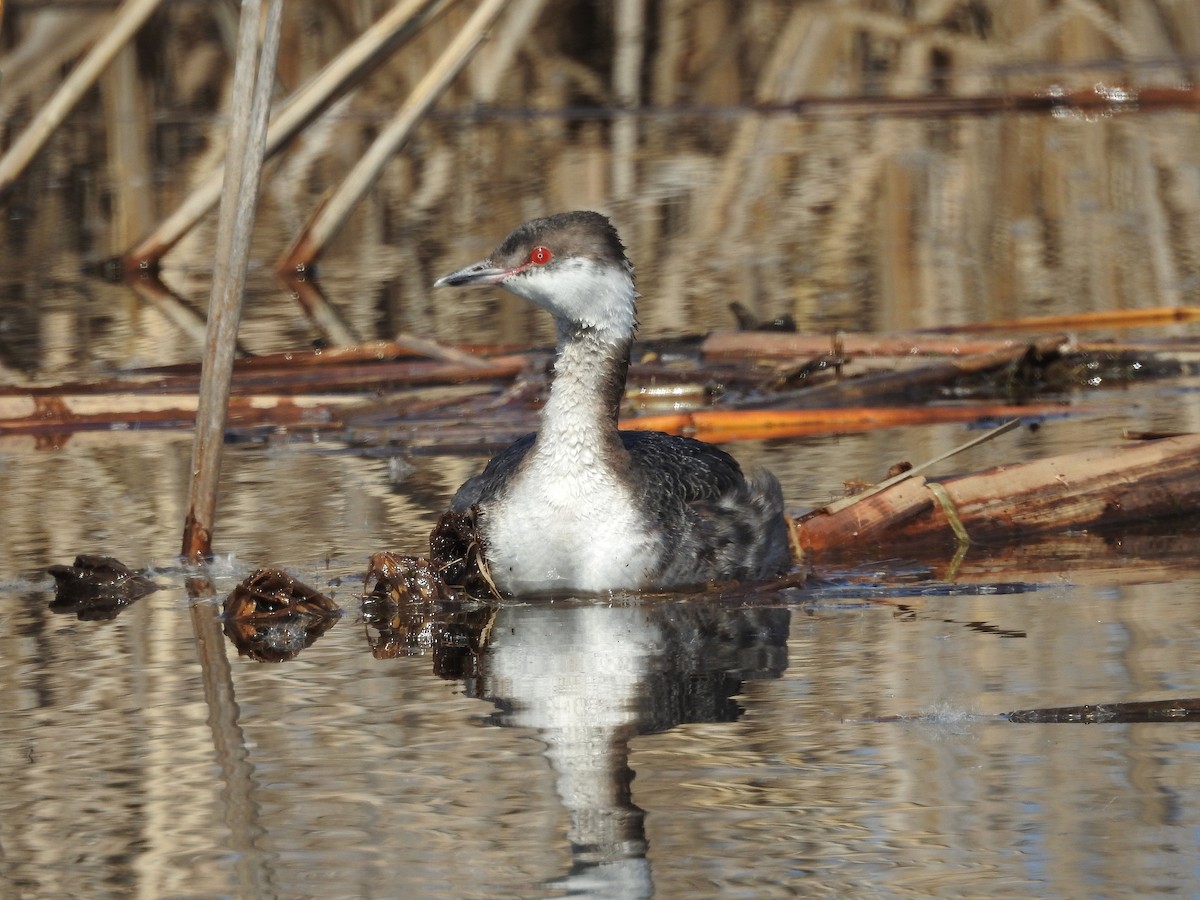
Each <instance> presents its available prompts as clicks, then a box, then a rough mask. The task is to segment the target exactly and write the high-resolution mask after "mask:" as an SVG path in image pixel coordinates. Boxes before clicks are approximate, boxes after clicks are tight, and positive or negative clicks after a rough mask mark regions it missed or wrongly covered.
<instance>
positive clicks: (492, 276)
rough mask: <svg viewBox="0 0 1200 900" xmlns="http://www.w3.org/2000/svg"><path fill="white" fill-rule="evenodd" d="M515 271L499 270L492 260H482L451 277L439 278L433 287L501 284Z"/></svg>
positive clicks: (453, 273)
mask: <svg viewBox="0 0 1200 900" xmlns="http://www.w3.org/2000/svg"><path fill="white" fill-rule="evenodd" d="M515 271H516V270H514V269H502V268H499V267H497V266H495V265H493V264H492V261H491V260H490V259H482V260H480V261H479V262H477V263H475V264H473V265H470V266H467V267H466V268H465V269H459V270H458V271H457V272H451V273H450V274H449V275H446V276H444V277H442V278H439V279H438V280H437V281H435V282H434V283H433V286H434V287H466V286H470V285H474V284H499V283H500V282H501V281H503V280H504V279H505V278H507V277H508V276H509V275H512V274H514V272H515Z"/></svg>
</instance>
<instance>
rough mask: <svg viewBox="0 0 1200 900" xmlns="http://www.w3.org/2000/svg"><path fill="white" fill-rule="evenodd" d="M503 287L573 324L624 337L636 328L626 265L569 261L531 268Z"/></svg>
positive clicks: (583, 260)
mask: <svg viewBox="0 0 1200 900" xmlns="http://www.w3.org/2000/svg"><path fill="white" fill-rule="evenodd" d="M504 287H505V288H506V289H507V290H509V291H511V292H512V293H514V294H516V295H518V296H520V297H524V298H525V299H526V300H529V301H531V302H533V303H536V304H537V305H538V306H540V307H541V308H542V309H544V310H546V311H547V312H549V313H550V314H551V315H553V316H555V317H556V318H561V319H565V320H566V321H568V322H570V323H571V324H573V325H581V326H583V327H585V328H589V329H596V330H600V331H604V332H611V333H612V334H614V335H623V336H632V335H633V331H634V328H635V327H636V325H637V319H636V313H635V311H634V307H635V302H636V300H637V294H636V293H635V292H634V291H633V282H632V280H631V276H630V273H629V271H628V269H626V268H625V267H624V266H618V267H614V266H602V265H599V264H597V263H595V262H593V261H592V260H590V259H568V260H564V261H563V262H561V263H560V264H559V265H557V266H553V267H546V268H539V267H530V268H528V269H526V270H525V271H524V272H522V273H521V274H520V275H516V276H513V277H511V278H509V279H508V280H506V281H505V282H504Z"/></svg>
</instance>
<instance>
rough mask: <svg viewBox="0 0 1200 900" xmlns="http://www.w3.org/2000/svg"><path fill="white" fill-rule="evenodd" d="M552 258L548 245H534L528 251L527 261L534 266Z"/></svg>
mask: <svg viewBox="0 0 1200 900" xmlns="http://www.w3.org/2000/svg"><path fill="white" fill-rule="evenodd" d="M553 258H554V254H553V253H551V252H550V248H549V247H534V248H533V249H532V250H530V251H529V262H530V263H531V264H532V265H535V266H544V265H546V263H548V262H550V260H552V259H553Z"/></svg>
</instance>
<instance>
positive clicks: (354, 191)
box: [276, 0, 507, 275]
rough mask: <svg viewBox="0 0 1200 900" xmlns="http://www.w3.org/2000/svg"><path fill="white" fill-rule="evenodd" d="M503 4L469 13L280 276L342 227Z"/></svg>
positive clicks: (498, 0)
mask: <svg viewBox="0 0 1200 900" xmlns="http://www.w3.org/2000/svg"><path fill="white" fill-rule="evenodd" d="M506 5H507V0H484V2H483V3H481V4H480V5H479V7H478V8H477V9H476V10H475V12H474V13H472V14H471V18H469V19H468V20H467V21H466V23H465V24H464V25H463V27H462V29H461V30H460V31H459V32H458V34H457V35H455V36H454V39H453V40H452V41H451V42H450V45H449V46H448V47H446V49H445V51H444V52H443V53H442V55H441V56H439V57H438V58H437V60H436V61H435V62H434V64H433V66H432V67H431V68H430V70H429V71H428V72H427V73H425V77H424V78H422V79H421V80H420V81H419V82H417V85H416V87H414V88H413V90H412V93H411V94H410V95H409V97H408V99H407V100H406V101H405V102H404V103H403V104H402V105H401V107H400V109H399V111H398V112H397V113H396V115H395V116H394V117H393V118H392V120H391V122H389V123H388V125H387V127H385V128H384V129H383V131H382V132H380V134H379V136H378V137H377V138H376V139H375V141H374V143H372V144H371V146H370V148H369V149H368V150H367V152H366V153H365V154H363V156H362V158H361V159H359V161H358V162H357V163H356V164H355V165H354V168H352V169H351V170H350V174H348V175H347V176H346V178H345V179H344V180H343V181H342V183H341V184H340V185H339V186H338V188H337V190H336V191H334V193H333V195H332V196H331V197H330V198H329V200H328V202H326V203H325V204H323V205H322V206H321V207H320V209H318V210H317V212H316V213H315V214H314V215H313V217H312V218H311V219H309V221H308V223H307V224H306V225H305V226H304V228H302V229H301V231H300V234H299V235H298V236H297V238H296V241H295V243H293V244H292V247H291V249H289V250H288V252H287V253H286V254H284V256H283V258H282V259H281V260H280V261H279V263H278V264H277V266H276V271H278V272H280V273H281V274H285V275H286V274H291V273H294V272H297V271H300V270H303V269H307V268H308V267H309V266H310V265H311V264H312V262H313V260H314V259H316V257H317V256H318V255H319V254H320V253H321V251H322V250H323V249H324V248H325V245H326V244H327V243H328V241H329V239H330V238H331V237H333V235H334V234H336V233H337V231H338V230H339V229H340V228H341V227H342V225H343V223H344V222H345V221H346V219H347V217H349V215H350V212H351V211H352V210H353V209H354V207H355V206H357V205H358V202H359V201H360V200H361V199H362V198H363V196H364V195H365V194H366V193H367V191H369V190H370V189H371V186H372V185H374V184H375V182H376V181H377V180H378V179H379V176H380V174H381V173H382V172H383V167H384V166H386V165H387V164H388V162H389V161H391V159H392V157H393V156H395V155H396V152H397V151H398V150H399V149H400V147H401V146H403V145H404V143H405V141H407V140H408V136H409V135H410V134H411V133H412V130H413V129H414V128H415V127H416V126H417V124H418V123H419V122H420V121H421V120H422V119H423V118H424V117H425V114H426V113H427V112H428V111H429V109H430V107H432V106H433V104H434V103H436V102H437V100H438V98H439V97H441V95H442V93H443V92H444V91H445V90H446V88H448V87H449V86H450V83H451V82H452V81H453V80H454V79H455V78H456V77H457V76H458V74H459V72H461V71H462V69H463V67H464V66H466V64H467V63H468V62H469V61H470V59H471V57H472V56H473V55H474V54H475V51H476V50H478V49H479V46H480V44H482V43H483V41H484V39H485V38H486V37H487V33H488V29H490V28H491V27H492V25H493V24H494V23H495V21H496V19H497V17H498V16H499V15H500V13H502V12H503V11H504V8H505V6H506Z"/></svg>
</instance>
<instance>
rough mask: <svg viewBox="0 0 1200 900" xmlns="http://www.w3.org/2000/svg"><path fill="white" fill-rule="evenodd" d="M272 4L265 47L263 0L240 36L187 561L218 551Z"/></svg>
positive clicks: (276, 12)
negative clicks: (221, 481)
mask: <svg viewBox="0 0 1200 900" xmlns="http://www.w3.org/2000/svg"><path fill="white" fill-rule="evenodd" d="M269 4H270V5H269V6H268V7H267V19H266V28H265V30H264V34H263V42H262V47H261V49H260V48H259V43H258V25H259V10H260V6H261V4H260V0H245V2H244V3H243V5H242V13H241V15H242V19H241V28H240V30H239V33H238V55H237V64H236V66H235V69H234V79H233V100H232V104H231V108H230V122H229V144H228V146H229V157H228V159H227V161H226V166H225V187H224V192H223V196H222V198H221V214H220V220H219V223H218V227H217V247H216V258H215V259H214V261H213V288H212V295H211V298H210V300H209V318H208V332H207V339H206V345H205V355H204V365H203V366H202V368H201V371H200V405H199V408H198V410H197V413H196V437H195V441H194V443H193V445H192V479H191V490H190V492H189V496H188V513H187V518H186V521H185V523H184V529H183V549H182V551H181V553H182V555H183V556H184V558H186V559H188V560H190V561H192V562H198V561H199V560H200V559H201V558H202V557H206V556H209V555H211V553H212V530H213V524H214V514H215V512H216V506H217V481H218V478H219V476H220V470H221V446H222V444H223V442H224V437H225V421H226V415H227V412H226V407H227V405H228V403H229V386H230V380H231V377H232V372H233V356H234V350H235V347H236V344H237V331H238V323H239V321H240V320H241V315H242V291H243V288H244V287H245V283H246V268H247V265H248V264H249V261H250V232H251V231H252V230H253V227H254V212H255V205H256V202H257V198H258V182H259V176H260V174H261V172H262V163H263V149H264V145H265V140H266V131H267V115H268V113H269V111H270V105H271V89H272V87H274V84H275V60H276V57H277V55H278V52H279V33H280V22H281V20H282V18H283V0H269ZM256 62H257V64H256Z"/></svg>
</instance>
